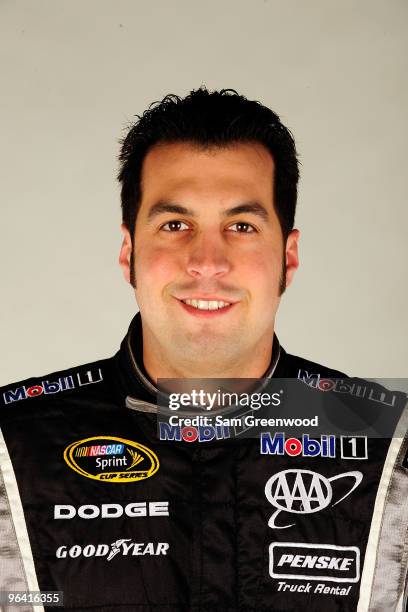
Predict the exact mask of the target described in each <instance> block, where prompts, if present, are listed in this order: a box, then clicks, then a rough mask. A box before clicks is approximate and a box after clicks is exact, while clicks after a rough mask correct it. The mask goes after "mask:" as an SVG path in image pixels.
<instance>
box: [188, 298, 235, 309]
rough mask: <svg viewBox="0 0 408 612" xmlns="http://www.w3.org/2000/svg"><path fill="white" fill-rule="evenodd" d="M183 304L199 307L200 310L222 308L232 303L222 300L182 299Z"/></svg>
mask: <svg viewBox="0 0 408 612" xmlns="http://www.w3.org/2000/svg"><path fill="white" fill-rule="evenodd" d="M181 301H182V302H183V304H187V305H188V306H192V307H193V308H197V309H198V310H220V309H221V308H226V307H227V306H230V305H231V304H230V303H229V302H222V301H218V300H181Z"/></svg>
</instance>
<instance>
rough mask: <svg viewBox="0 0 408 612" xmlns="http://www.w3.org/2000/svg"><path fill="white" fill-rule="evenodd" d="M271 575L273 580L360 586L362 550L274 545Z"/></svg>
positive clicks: (313, 545)
mask: <svg viewBox="0 0 408 612" xmlns="http://www.w3.org/2000/svg"><path fill="white" fill-rule="evenodd" d="M269 574H270V576H271V578H289V579H290V578H292V579H293V578H294V579H296V580H327V581H331V582H350V583H353V582H358V581H359V579H360V550H359V549H358V548H357V547H356V546H335V545H333V544H306V543H299V542H273V543H272V544H271V545H270V546H269Z"/></svg>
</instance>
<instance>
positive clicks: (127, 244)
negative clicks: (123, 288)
mask: <svg viewBox="0 0 408 612" xmlns="http://www.w3.org/2000/svg"><path fill="white" fill-rule="evenodd" d="M120 229H121V231H122V234H123V242H122V246H121V248H120V253H119V265H120V267H121V268H122V272H123V276H124V277H125V280H126V282H127V283H130V277H131V270H130V255H131V253H132V238H131V235H130V232H129V230H128V228H127V227H126V225H125V224H124V223H122V225H121V226H120Z"/></svg>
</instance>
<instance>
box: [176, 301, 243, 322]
mask: <svg viewBox="0 0 408 612" xmlns="http://www.w3.org/2000/svg"><path fill="white" fill-rule="evenodd" d="M178 302H179V304H180V305H181V306H182V308H183V310H185V311H186V312H187V313H189V314H190V315H192V316H193V317H198V318H212V317H220V316H221V315H226V314H227V313H228V312H230V311H231V310H232V309H233V308H234V306H236V302H233V303H231V302H224V301H223V300H195V299H190V298H186V299H184V300H182V299H179V300H178Z"/></svg>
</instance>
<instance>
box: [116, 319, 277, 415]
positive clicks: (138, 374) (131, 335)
mask: <svg viewBox="0 0 408 612" xmlns="http://www.w3.org/2000/svg"><path fill="white" fill-rule="evenodd" d="M120 353H122V356H123V357H124V359H123V360H122V364H124V365H125V364H126V368H127V371H128V373H129V374H130V377H131V378H132V379H133V384H132V385H131V388H130V389H129V390H128V396H127V397H126V405H127V406H128V407H129V408H133V409H137V410H141V411H143V412H156V411H157V405H156V400H157V394H158V389H157V386H156V385H155V383H154V382H153V381H152V380H151V378H150V377H149V375H148V374H147V372H146V370H145V368H144V365H143V334H142V318H141V315H140V312H137V313H136V315H135V316H134V317H133V319H132V321H131V323H130V326H129V330H128V333H127V334H126V336H125V338H124V340H123V341H122V345H121V349H120ZM283 353H284V350H283V349H282V347H281V346H280V343H279V340H278V337H277V336H276V334H274V338H273V344H272V358H271V362H270V364H269V366H268V368H267V369H266V371H265V373H264V374H263V376H261V377H260V378H272V377H273V376H276V371H277V367H278V364H279V361H280V360H281V356H282V354H283ZM128 380H129V377H128ZM135 383H136V388H135ZM141 388H142V389H143V391H144V393H143V396H145V397H144V398H141V397H140V389H141ZM146 394H147V397H146Z"/></svg>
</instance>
